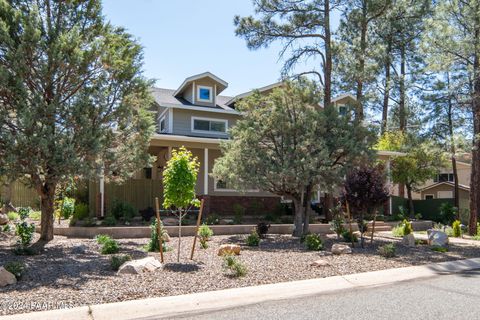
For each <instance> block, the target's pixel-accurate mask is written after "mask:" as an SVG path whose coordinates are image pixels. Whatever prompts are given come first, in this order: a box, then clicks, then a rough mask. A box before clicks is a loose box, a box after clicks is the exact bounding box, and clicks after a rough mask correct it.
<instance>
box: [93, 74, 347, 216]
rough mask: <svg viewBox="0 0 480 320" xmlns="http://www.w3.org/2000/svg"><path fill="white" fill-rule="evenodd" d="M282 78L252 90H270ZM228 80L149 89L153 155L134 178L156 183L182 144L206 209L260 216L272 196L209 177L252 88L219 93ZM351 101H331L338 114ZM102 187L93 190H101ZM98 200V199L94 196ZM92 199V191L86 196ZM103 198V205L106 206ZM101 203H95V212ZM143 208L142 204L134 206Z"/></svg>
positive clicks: (205, 77)
mask: <svg viewBox="0 0 480 320" xmlns="http://www.w3.org/2000/svg"><path fill="white" fill-rule="evenodd" d="M280 85H282V83H281V82H279V83H275V84H272V85H269V86H266V87H262V88H259V89H257V90H258V91H260V92H262V93H265V94H266V93H269V92H271V91H272V90H273V89H274V88H276V87H278V86H280ZM227 86H228V83H227V82H225V81H224V80H222V79H220V78H219V77H217V76H215V75H214V74H212V73H210V72H205V73H201V74H198V75H194V76H191V77H188V78H187V79H185V81H183V83H182V84H181V85H180V86H179V87H178V88H177V89H162V88H153V89H152V94H153V97H154V100H155V109H156V110H155V111H156V113H157V132H156V133H155V134H154V135H153V137H152V140H151V143H150V148H149V152H150V154H152V155H154V156H156V157H157V161H156V162H155V163H154V164H153V166H152V168H145V169H143V170H142V171H141V172H139V173H138V174H137V175H136V176H135V177H134V179H151V180H157V181H159V182H160V183H161V179H162V171H163V169H164V168H165V166H166V163H167V160H168V159H169V157H170V154H171V151H172V148H178V147H181V146H185V147H186V148H188V149H189V150H190V151H191V152H192V153H193V154H194V155H195V156H196V157H197V158H198V161H199V162H200V171H199V174H198V180H197V186H196V193H197V195H199V197H200V198H203V199H205V210H206V211H207V212H211V213H217V214H223V213H233V204H235V203H237V204H240V205H242V206H243V207H245V208H253V209H255V210H256V211H257V212H256V213H259V214H263V213H267V212H268V211H271V210H272V209H273V208H274V207H275V206H276V205H277V204H278V203H279V201H280V198H279V197H278V196H275V195H272V194H270V193H267V192H263V191H261V190H257V189H256V188H255V187H254V186H252V190H247V192H245V193H240V192H238V191H236V190H233V189H232V187H230V186H229V185H228V184H227V183H226V182H224V181H216V180H214V178H213V177H211V175H210V174H211V173H212V168H213V165H214V161H215V159H217V158H218V157H220V156H221V153H220V142H221V141H223V140H225V139H228V138H229V134H228V130H229V128H231V127H232V126H234V125H235V123H236V121H237V120H238V119H240V117H241V114H240V112H238V111H237V110H236V109H235V104H236V103H237V102H238V101H239V100H240V99H242V98H245V97H247V96H249V95H251V94H252V93H253V92H254V91H249V92H246V93H243V94H239V95H237V96H234V97H229V96H223V95H221V93H222V92H223V91H224V90H225V89H226V88H227ZM352 101H354V98H353V96H351V95H341V96H338V97H336V98H334V99H333V103H334V105H335V106H337V107H338V108H339V111H340V112H343V113H345V112H347V109H346V105H347V104H348V103H349V102H352ZM102 188H103V187H102V186H101V187H100V188H99V189H97V190H96V191H95V192H97V193H98V192H100V190H103V189H102ZM96 196H97V203H98V194H97V195H96ZM90 198H91V199H92V195H91V197H90ZM108 202H109V199H108V196H107V199H106V203H107V206H108ZM99 207H100V206H99V205H98V206H96V208H97V212H98V211H100V210H99V209H100V208H99ZM139 209H143V208H139Z"/></svg>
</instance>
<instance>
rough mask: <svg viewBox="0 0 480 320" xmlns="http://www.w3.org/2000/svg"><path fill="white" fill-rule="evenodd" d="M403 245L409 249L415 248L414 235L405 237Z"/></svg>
mask: <svg viewBox="0 0 480 320" xmlns="http://www.w3.org/2000/svg"><path fill="white" fill-rule="evenodd" d="M402 244H403V245H405V246H407V247H415V236H414V235H413V233H410V234H407V235H406V236H403V239H402Z"/></svg>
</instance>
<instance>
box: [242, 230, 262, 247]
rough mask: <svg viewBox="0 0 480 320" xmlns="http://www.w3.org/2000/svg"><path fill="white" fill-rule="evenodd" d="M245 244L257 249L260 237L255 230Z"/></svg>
mask: <svg viewBox="0 0 480 320" xmlns="http://www.w3.org/2000/svg"><path fill="white" fill-rule="evenodd" d="M245 243H246V244H247V246H249V247H257V246H258V245H259V244H260V236H259V235H258V233H257V231H256V230H255V229H253V230H252V232H251V233H250V234H249V235H248V236H247V238H246V239H245Z"/></svg>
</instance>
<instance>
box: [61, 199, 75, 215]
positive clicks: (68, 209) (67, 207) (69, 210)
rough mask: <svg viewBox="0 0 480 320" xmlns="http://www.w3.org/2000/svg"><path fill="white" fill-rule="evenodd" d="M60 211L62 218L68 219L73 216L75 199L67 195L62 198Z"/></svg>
mask: <svg viewBox="0 0 480 320" xmlns="http://www.w3.org/2000/svg"><path fill="white" fill-rule="evenodd" d="M60 211H61V216H62V217H63V218H64V219H69V218H70V217H71V216H73V212H74V211H75V199H73V198H69V197H65V198H63V201H62V207H61V210H60Z"/></svg>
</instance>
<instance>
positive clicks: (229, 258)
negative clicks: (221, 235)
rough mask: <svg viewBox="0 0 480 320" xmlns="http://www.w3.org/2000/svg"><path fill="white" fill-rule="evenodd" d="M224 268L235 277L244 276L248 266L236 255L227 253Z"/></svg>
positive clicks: (224, 258) (224, 257)
mask: <svg viewBox="0 0 480 320" xmlns="http://www.w3.org/2000/svg"><path fill="white" fill-rule="evenodd" d="M223 269H224V270H225V271H228V272H229V274H230V275H231V276H233V277H237V278H238V277H243V276H245V275H246V274H247V267H246V266H245V265H244V264H243V263H241V262H240V261H239V260H238V259H237V258H236V257H235V256H233V255H231V254H227V255H224V256H223Z"/></svg>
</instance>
